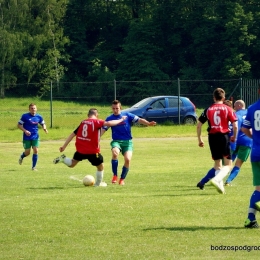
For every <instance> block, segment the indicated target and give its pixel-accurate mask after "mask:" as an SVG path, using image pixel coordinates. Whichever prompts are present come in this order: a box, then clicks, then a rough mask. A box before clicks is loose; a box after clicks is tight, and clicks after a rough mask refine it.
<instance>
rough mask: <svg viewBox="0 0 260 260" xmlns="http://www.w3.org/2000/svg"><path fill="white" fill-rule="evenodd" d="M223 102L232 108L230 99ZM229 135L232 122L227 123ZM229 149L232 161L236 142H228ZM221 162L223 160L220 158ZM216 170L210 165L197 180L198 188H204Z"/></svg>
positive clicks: (231, 132)
mask: <svg viewBox="0 0 260 260" xmlns="http://www.w3.org/2000/svg"><path fill="white" fill-rule="evenodd" d="M223 104H225V105H227V106H229V107H231V108H232V109H233V103H232V101H231V100H228V99H225V100H224V101H223ZM229 129H230V132H229V136H232V135H233V130H232V124H230V123H229ZM230 149H231V155H232V156H231V158H232V161H234V160H235V159H236V156H235V154H234V155H233V151H235V149H236V142H230ZM222 162H223V160H222ZM215 172H216V170H215V169H214V167H212V168H211V169H210V170H209V171H208V172H207V174H206V175H205V176H204V177H203V178H202V179H201V180H200V181H199V182H198V184H197V187H198V188H200V189H201V190H204V186H205V184H206V183H207V182H209V181H210V180H211V179H212V178H213V177H214V176H215V175H216V174H215Z"/></svg>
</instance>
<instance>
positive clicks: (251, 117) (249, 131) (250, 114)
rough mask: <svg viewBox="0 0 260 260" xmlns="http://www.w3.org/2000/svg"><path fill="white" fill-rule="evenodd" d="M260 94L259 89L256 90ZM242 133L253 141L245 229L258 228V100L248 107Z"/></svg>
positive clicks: (259, 157) (259, 136)
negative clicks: (253, 187) (250, 187)
mask: <svg viewBox="0 0 260 260" xmlns="http://www.w3.org/2000/svg"><path fill="white" fill-rule="evenodd" d="M258 93H259V94H260V88H259V89H258ZM242 131H243V132H244V133H245V134H246V135H247V136H248V137H250V138H252V139H253V145H252V150H251V156H250V157H251V165H252V172H253V185H254V186H255V191H254V192H253V194H252V195H251V198H250V202H249V208H248V217H247V219H246V221H245V224H244V226H245V228H258V227H259V226H258V223H257V221H256V217H255V215H256V212H257V211H260V99H259V100H258V101H257V102H256V103H254V104H253V105H251V106H249V107H248V111H247V115H246V118H245V120H244V121H243V124H242Z"/></svg>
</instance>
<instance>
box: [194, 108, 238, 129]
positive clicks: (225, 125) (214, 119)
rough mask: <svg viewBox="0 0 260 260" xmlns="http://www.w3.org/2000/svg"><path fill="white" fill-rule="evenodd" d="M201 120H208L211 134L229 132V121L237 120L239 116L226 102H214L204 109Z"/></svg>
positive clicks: (203, 121)
mask: <svg viewBox="0 0 260 260" xmlns="http://www.w3.org/2000/svg"><path fill="white" fill-rule="evenodd" d="M199 121H200V122H201V123H202V124H204V123H205V122H206V121H208V124H209V127H208V132H209V134H216V133H223V134H227V133H229V132H230V129H229V123H233V122H235V121H237V117H236V114H235V113H234V111H233V109H232V108H231V107H228V106H226V105H224V104H213V105H211V106H210V107H208V108H207V109H205V110H204V112H203V113H202V114H201V116H200V117H199Z"/></svg>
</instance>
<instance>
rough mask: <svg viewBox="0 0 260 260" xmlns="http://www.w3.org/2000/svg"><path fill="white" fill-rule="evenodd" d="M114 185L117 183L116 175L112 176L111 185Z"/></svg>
mask: <svg viewBox="0 0 260 260" xmlns="http://www.w3.org/2000/svg"><path fill="white" fill-rule="evenodd" d="M115 183H117V176H116V175H114V176H113V179H112V184H115Z"/></svg>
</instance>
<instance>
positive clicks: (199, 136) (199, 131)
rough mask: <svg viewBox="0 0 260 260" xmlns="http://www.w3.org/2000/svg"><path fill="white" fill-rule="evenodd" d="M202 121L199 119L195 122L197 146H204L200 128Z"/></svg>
mask: <svg viewBox="0 0 260 260" xmlns="http://www.w3.org/2000/svg"><path fill="white" fill-rule="evenodd" d="M202 125H203V124H202V123H201V122H200V121H199V122H198V124H197V137H198V143H199V147H204V142H203V140H202V137H201V128H202Z"/></svg>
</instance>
